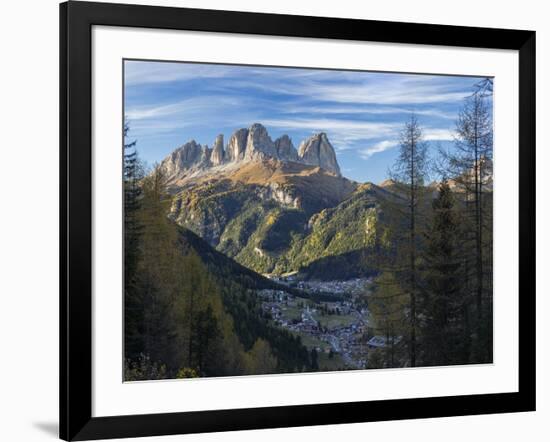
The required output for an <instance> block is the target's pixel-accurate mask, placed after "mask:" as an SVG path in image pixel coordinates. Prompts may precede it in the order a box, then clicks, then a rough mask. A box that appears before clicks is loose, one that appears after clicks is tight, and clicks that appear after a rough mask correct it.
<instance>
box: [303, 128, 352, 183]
mask: <svg viewBox="0 0 550 442" xmlns="http://www.w3.org/2000/svg"><path fill="white" fill-rule="evenodd" d="M298 156H299V157H300V159H301V160H302V162H304V163H305V164H309V165H311V166H319V167H321V168H323V169H325V170H328V171H329V172H332V173H334V174H336V175H341V173H340V166H339V165H338V161H337V160H336V153H335V151H334V147H332V144H330V141H329V140H328V137H327V134H326V133H324V132H320V133H317V134H315V135H312V136H311V137H309V138H308V139H307V140H305V141H302V143H301V144H300V147H299V149H298Z"/></svg>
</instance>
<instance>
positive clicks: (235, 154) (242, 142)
mask: <svg viewBox="0 0 550 442" xmlns="http://www.w3.org/2000/svg"><path fill="white" fill-rule="evenodd" d="M247 140H248V129H245V128H242V129H239V130H237V131H236V132H235V133H233V135H231V138H230V139H229V143H228V144H227V150H226V158H227V161H240V160H242V159H243V158H244V152H245V150H246V142H247Z"/></svg>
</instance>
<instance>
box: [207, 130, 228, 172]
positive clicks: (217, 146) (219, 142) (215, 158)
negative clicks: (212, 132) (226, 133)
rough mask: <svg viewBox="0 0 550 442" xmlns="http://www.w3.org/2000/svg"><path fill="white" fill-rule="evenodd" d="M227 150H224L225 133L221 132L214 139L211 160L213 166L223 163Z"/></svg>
mask: <svg viewBox="0 0 550 442" xmlns="http://www.w3.org/2000/svg"><path fill="white" fill-rule="evenodd" d="M224 156H225V152H224V150H223V135H222V134H220V135H218V136H217V137H216V140H215V141H214V146H213V147H212V154H211V155H210V161H211V163H212V165H213V166H218V165H220V164H222V163H223V160H224Z"/></svg>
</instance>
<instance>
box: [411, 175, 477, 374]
mask: <svg viewBox="0 0 550 442" xmlns="http://www.w3.org/2000/svg"><path fill="white" fill-rule="evenodd" d="M432 212H433V213H432V219H431V224H430V227H429V229H428V232H427V234H426V247H425V249H424V253H423V269H424V272H423V275H422V276H423V281H424V287H423V288H424V290H423V296H422V306H421V312H422V317H423V321H422V322H423V323H422V327H421V335H422V348H423V352H422V353H423V355H422V359H423V361H424V363H425V364H426V365H449V364H457V363H465V362H468V360H469V339H470V337H469V330H468V327H467V323H466V322H465V309H467V308H468V304H469V299H468V293H467V291H465V290H464V288H463V285H462V259H461V252H460V233H461V231H460V226H459V219H458V216H457V211H456V206H455V201H454V196H453V193H452V191H451V189H450V187H449V184H448V183H447V181H443V182H442V183H441V184H440V185H439V189H438V195H437V197H436V198H435V199H434V200H433V202H432Z"/></svg>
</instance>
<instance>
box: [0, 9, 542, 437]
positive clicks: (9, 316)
mask: <svg viewBox="0 0 550 442" xmlns="http://www.w3.org/2000/svg"><path fill="white" fill-rule="evenodd" d="M57 3H58V2H57V0H26V1H22V2H13V1H12V2H3V3H2V6H0V8H1V14H0V17H2V22H1V24H0V33H1V38H0V53H1V55H2V58H1V60H2V61H1V66H0V122H1V124H0V204H1V205H0V214H1V216H0V422H1V424H0V440H2V441H26V442H33V441H44V440H54V439H56V438H57V406H58V393H57V390H58V382H57V377H58V374H57V373H58V348H57V344H58V281H57V279H58V278H57V275H58V267H57V263H58V201H57V199H58V7H57ZM127 3H130V2H127ZM131 3H149V4H157V5H170V6H188V7H197V8H211V9H232V10H243V11H258V12H274V13H290V14H303V15H319V16H337V17H352V18H364V19H377V20H395V21H414V22H426V23H442V24H457V25H470V26H488V27H504V28H523V29H534V30H536V31H537V78H538V81H537V126H538V133H537V145H538V149H537V151H538V152H537V155H538V158H537V163H538V166H537V181H538V182H537V185H538V195H537V209H538V210H537V225H538V231H537V235H538V236H537V243H538V250H537V260H538V265H537V272H538V274H539V278H538V281H537V293H538V295H537V298H538V299H537V303H538V309H537V311H538V313H537V321H538V325H537V331H538V344H537V351H538V401H537V403H538V404H537V407H538V411H537V412H535V413H522V414H510V415H493V416H475V417H456V418H445V419H428V420H417V421H400V422H384V423H369V424H352V425H333V426H323V427H310V428H299V429H296V428H290V429H279V430H261V431H249V432H233V433H217V434H209V435H188V436H171V437H163V438H151V439H148V440H151V441H153V440H159V441H160V440H162V441H170V440H186V441H197V442H208V441H218V440H220V441H226V442H229V441H235V442H237V441H238V442H247V441H257V440H259V439H261V440H262V441H279V440H289V441H293V440H319V441H325V440H326V441H329V440H331V441H332V440H341V441H351V440H373V441H377V440H384V441H393V440H398V441H400V440H405V439H406V440H408V441H417V440H418V441H420V440H421V441H426V442H428V441H437V442H440V441H442V440H444V441H446V442H451V441H461V442H463V441H464V440H484V439H489V438H490V439H491V440H496V441H517V440H522V439H526V438H529V439H531V440H535V441H538V440H545V439H546V438H547V437H548V433H549V430H548V421H547V420H548V419H549V418H550V398H549V397H548V393H549V392H550V388H549V386H550V382H549V376H548V370H549V369H550V345H548V343H547V342H546V339H548V338H550V333H549V332H550V325H549V323H548V322H547V323H544V320H545V315H544V312H546V311H549V310H550V301H549V300H548V297H547V296H545V295H546V294H547V293H548V291H549V288H550V286H549V283H548V279H547V278H545V276H546V272H547V269H548V267H549V266H550V259H549V257H548V252H547V250H545V249H546V248H547V247H548V246H550V244H549V241H548V240H549V233H548V232H549V229H548V228H547V226H548V225H549V223H550V219H549V215H550V207H549V202H550V198H549V195H548V184H547V180H546V175H547V174H548V169H547V167H548V165H550V152H549V150H548V148H547V146H548V143H549V142H550V139H549V136H548V135H547V132H546V131H545V128H546V127H547V125H548V121H550V105H549V104H548V103H549V101H550V94H549V83H548V79H549V78H550V26H549V24H548V18H549V16H550V15H549V13H548V11H547V10H546V8H545V2H542V1H540V0H522V1H521V2H518V1H513V2H512V1H508V0H500V1H497V0H490V1H489V0H487V1H485V2H480V1H479V0H460V1H455V2H453V3H451V2H441V1H437V0H415V1H409V0H388V1H377V2H368V3H367V2H359V1H357V0H338V1H337V2H334V1H320V0H317V1H316V0H302V1H300V2H297V1H295V0H276V1H275V0H273V1H270V2H258V1H257V0H256V1H254V0H233V1H232V2H231V3H230V4H229V3H228V2H224V1H223V0H202V1H200V0H186V1H184V0H182V1H176V0H163V1H161V0H157V1H154V0H151V1H139V0H136V1H133V2H131ZM545 123H546V124H545ZM544 227H546V228H544Z"/></svg>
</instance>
